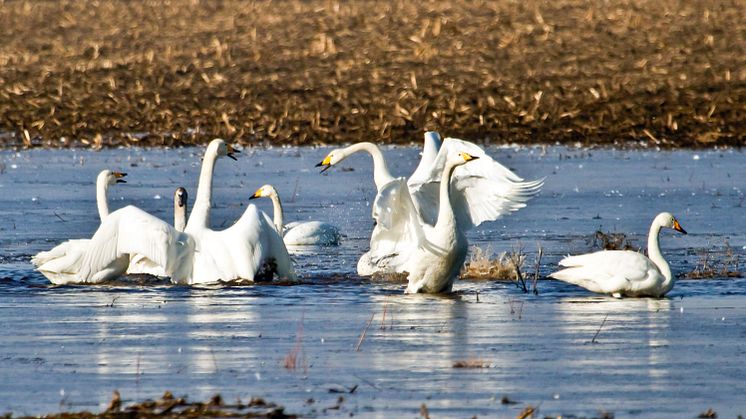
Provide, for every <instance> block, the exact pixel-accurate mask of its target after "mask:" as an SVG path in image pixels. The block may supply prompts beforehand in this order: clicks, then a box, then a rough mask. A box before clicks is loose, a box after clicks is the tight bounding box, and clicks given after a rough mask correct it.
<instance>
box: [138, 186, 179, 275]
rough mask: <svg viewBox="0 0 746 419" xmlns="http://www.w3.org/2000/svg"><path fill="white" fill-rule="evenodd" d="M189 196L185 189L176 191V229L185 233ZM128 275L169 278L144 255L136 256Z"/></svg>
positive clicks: (162, 269)
mask: <svg viewBox="0 0 746 419" xmlns="http://www.w3.org/2000/svg"><path fill="white" fill-rule="evenodd" d="M187 198H188V194H187V191H186V189H184V188H183V187H178V188H176V191H174V229H176V231H184V228H185V227H186V216H187ZM127 274H147V275H152V276H157V277H161V278H163V277H166V276H168V275H167V273H166V271H165V269H164V268H163V267H161V266H159V265H158V264H156V263H155V262H153V261H152V260H150V259H148V258H146V257H145V256H143V255H134V256H132V258H131V259H130V263H129V266H128V267H127Z"/></svg>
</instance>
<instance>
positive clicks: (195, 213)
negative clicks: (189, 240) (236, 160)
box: [185, 147, 218, 230]
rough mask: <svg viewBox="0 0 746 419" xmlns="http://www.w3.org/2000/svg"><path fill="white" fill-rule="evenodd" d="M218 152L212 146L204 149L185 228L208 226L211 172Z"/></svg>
mask: <svg viewBox="0 0 746 419" xmlns="http://www.w3.org/2000/svg"><path fill="white" fill-rule="evenodd" d="M217 158H218V153H217V151H216V150H213V149H212V147H208V148H207V150H206V151H205V157H204V159H203V160H202V169H201V170H200V173H199V183H198V184H197V196H196V197H195V199H194V207H192V214H191V215H190V216H189V221H188V222H187V224H186V228H185V230H192V229H195V228H209V227H210V207H211V206H212V174H213V172H214V171H215V160H217Z"/></svg>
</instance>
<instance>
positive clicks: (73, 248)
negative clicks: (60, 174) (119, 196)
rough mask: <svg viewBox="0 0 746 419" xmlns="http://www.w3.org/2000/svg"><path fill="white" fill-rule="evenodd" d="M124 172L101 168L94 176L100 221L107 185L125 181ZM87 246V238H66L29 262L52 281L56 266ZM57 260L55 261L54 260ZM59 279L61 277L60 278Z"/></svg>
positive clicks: (105, 206)
mask: <svg viewBox="0 0 746 419" xmlns="http://www.w3.org/2000/svg"><path fill="white" fill-rule="evenodd" d="M125 176H127V174H126V173H122V172H114V171H111V170H102V171H101V172H99V174H98V176H97V177H96V207H97V209H98V215H99V219H100V221H103V220H104V219H105V218H106V217H107V216H108V215H109V200H108V193H109V186H111V185H115V184H117V183H127V181H125V180H124V177H125ZM86 246H88V240H87V239H77V240H68V241H66V242H64V243H62V244H60V245H58V246H55V247H54V248H52V249H51V250H48V251H44V252H39V253H37V254H36V255H34V256H33V257H32V258H31V262H32V263H33V264H34V265H35V266H36V267H37V269H38V270H39V271H40V272H41V273H42V274H43V275H44V276H46V277H47V278H48V279H49V280H50V281H52V282H53V283H54V282H55V281H56V280H57V279H58V274H59V272H57V267H58V266H60V264H62V265H63V266H64V262H61V260H62V259H65V258H66V257H68V256H69V257H71V258H75V257H76V256H77V255H80V254H81V253H82V252H83V251H84V249H85V248H86ZM55 261H57V262H55ZM60 280H61V279H60Z"/></svg>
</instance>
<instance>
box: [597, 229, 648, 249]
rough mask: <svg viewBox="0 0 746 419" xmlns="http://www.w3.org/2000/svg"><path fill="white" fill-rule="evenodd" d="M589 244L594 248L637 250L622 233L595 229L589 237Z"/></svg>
mask: <svg viewBox="0 0 746 419" xmlns="http://www.w3.org/2000/svg"><path fill="white" fill-rule="evenodd" d="M590 246H591V248H592V249H594V250H596V249H598V250H639V248H637V247H635V246H633V245H632V242H631V241H630V240H629V239H628V238H627V235H626V234H624V233H611V232H607V233H605V232H603V231H601V230H596V232H595V233H593V237H591V239H590Z"/></svg>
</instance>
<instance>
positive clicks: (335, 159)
mask: <svg viewBox="0 0 746 419" xmlns="http://www.w3.org/2000/svg"><path fill="white" fill-rule="evenodd" d="M346 157H347V154H346V153H345V151H344V150H343V149H341V148H338V149H336V150H332V151H330V152H329V154H327V155H326V157H324V160H321V162H320V163H318V164H316V167H323V169H321V172H320V173H324V172H326V171H327V170H329V168H331V167H332V166H334V165H335V164H337V163H339V162H341V161H342V160H344V159H345V158H346Z"/></svg>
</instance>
